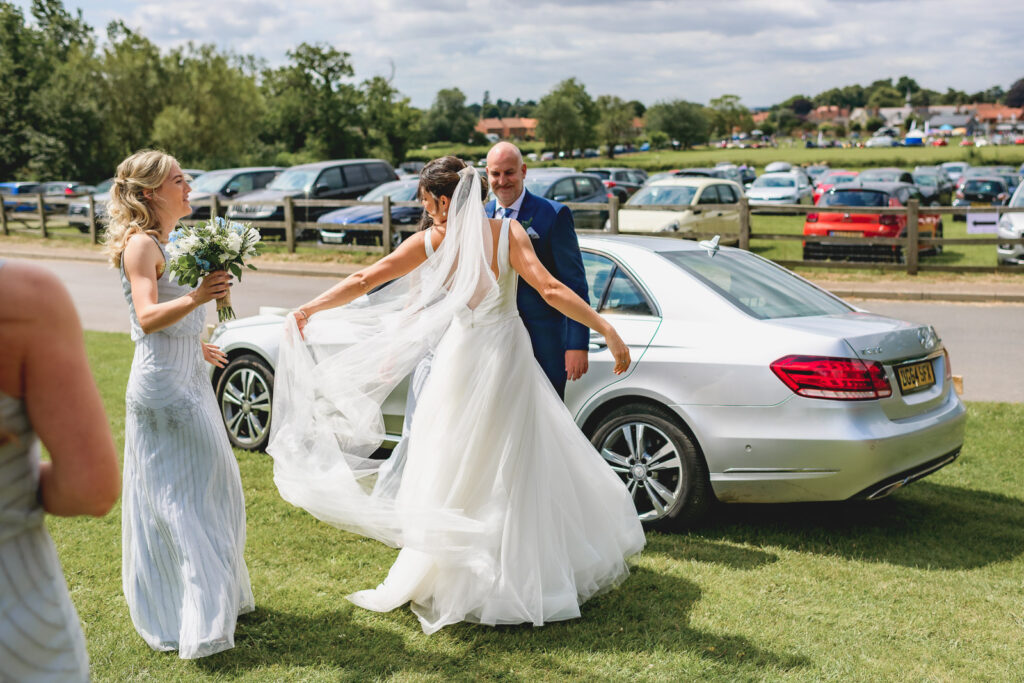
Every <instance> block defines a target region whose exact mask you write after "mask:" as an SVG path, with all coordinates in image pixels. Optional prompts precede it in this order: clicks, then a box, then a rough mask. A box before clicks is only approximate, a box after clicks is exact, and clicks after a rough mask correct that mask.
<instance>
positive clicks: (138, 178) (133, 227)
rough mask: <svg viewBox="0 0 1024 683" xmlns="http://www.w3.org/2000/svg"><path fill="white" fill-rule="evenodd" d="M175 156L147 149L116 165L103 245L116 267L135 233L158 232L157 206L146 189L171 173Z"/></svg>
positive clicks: (157, 184) (155, 187)
mask: <svg viewBox="0 0 1024 683" xmlns="http://www.w3.org/2000/svg"><path fill="white" fill-rule="evenodd" d="M174 163H175V158H174V157H172V156H171V155H170V154H165V153H164V152H160V151H158V150H154V149H144V150H141V151H138V152H136V153H135V154H133V155H131V156H130V157H128V158H127V159H125V160H124V161H122V162H121V163H120V164H118V166H117V173H116V174H115V178H114V185H113V187H111V188H110V200H109V201H108V202H107V217H108V218H107V236H106V239H105V240H104V245H105V246H106V249H107V256H109V257H110V262H111V263H113V264H114V266H115V267H117V266H120V265H121V254H122V253H124V247H125V244H127V242H128V238H129V237H131V236H132V235H135V234H138V233H141V232H145V233H149V234H150V235H154V236H159V234H160V228H159V226H158V225H157V217H156V210H155V208H156V207H154V206H153V204H152V200H150V199H146V196H145V195H144V194H143V193H144V191H145V190H155V189H157V188H158V187H160V186H161V185H163V184H164V181H165V180H167V176H168V175H170V173H171V167H172V166H173V165H174Z"/></svg>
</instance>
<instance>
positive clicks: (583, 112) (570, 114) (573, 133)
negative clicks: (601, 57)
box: [534, 78, 600, 152]
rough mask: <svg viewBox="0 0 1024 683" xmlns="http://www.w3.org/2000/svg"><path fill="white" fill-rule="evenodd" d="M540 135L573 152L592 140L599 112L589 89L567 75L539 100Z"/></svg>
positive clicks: (562, 148)
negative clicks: (588, 91) (588, 92)
mask: <svg viewBox="0 0 1024 683" xmlns="http://www.w3.org/2000/svg"><path fill="white" fill-rule="evenodd" d="M534 115H535V116H536V117H537V137H538V138H540V139H542V140H544V141H545V142H546V143H547V144H548V145H549V146H551V147H553V148H554V149H555V150H557V151H564V152H571V151H572V150H573V149H583V148H585V147H589V146H590V145H591V144H593V142H594V140H595V128H596V126H597V122H598V119H599V117H600V113H599V112H598V109H597V105H596V104H595V103H594V100H592V99H591V98H590V95H589V94H587V89H586V88H585V87H584V86H583V84H582V83H580V82H578V81H577V80H576V79H575V78H567V79H566V80H564V81H562V82H561V83H559V84H558V85H556V86H555V87H554V89H552V91H551V92H549V93H548V94H547V95H545V96H544V97H542V98H541V99H540V102H538V103H537V109H536V111H535V113H534Z"/></svg>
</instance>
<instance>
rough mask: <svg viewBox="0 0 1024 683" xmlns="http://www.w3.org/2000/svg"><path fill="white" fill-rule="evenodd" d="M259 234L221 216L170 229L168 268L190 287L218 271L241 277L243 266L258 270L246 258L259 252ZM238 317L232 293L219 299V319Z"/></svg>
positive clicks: (253, 229)
mask: <svg viewBox="0 0 1024 683" xmlns="http://www.w3.org/2000/svg"><path fill="white" fill-rule="evenodd" d="M259 243H260V233H259V231H258V230H256V228H254V227H252V226H251V225H249V224H248V223H234V222H228V221H226V220H224V219H223V218H221V217H219V216H218V217H217V218H214V219H211V220H208V221H202V222H201V223H197V224H196V225H195V226H193V227H191V228H190V227H187V226H183V227H180V228H177V229H175V230H174V231H172V232H171V235H170V239H169V241H168V243H167V259H168V262H167V268H168V270H169V272H170V273H171V274H172V275H174V276H176V277H177V278H178V282H179V283H181V284H183V285H188V286H189V287H196V286H198V285H199V279H200V278H202V277H205V276H206V275H209V274H210V273H212V272H214V271H217V270H228V271H231V274H232V275H234V276H235V277H236V278H238V280H239V282H241V280H242V266H245V267H246V268H249V269H250V270H256V266H254V265H252V264H251V263H246V262H245V261H246V259H249V258H252V257H253V256H255V255H256V254H257V253H259ZM234 317H235V311H234V310H233V309H232V308H231V292H230V291H229V292H228V294H227V295H226V296H224V297H223V298H221V299H217V320H219V321H220V322H224V321H225V320H231V319H232V318H234Z"/></svg>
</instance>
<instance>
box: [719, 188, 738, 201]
mask: <svg viewBox="0 0 1024 683" xmlns="http://www.w3.org/2000/svg"><path fill="white" fill-rule="evenodd" d="M718 198H719V199H721V200H722V203H723V204H735V203H736V202H738V201H739V200H740V198H739V197H738V196H737V195H736V188H735V187H733V186H732V185H719V186H718Z"/></svg>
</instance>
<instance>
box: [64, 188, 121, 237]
mask: <svg viewBox="0 0 1024 683" xmlns="http://www.w3.org/2000/svg"><path fill="white" fill-rule="evenodd" d="M113 185H114V179H113V178H107V179H106V180H104V181H103V182H102V183H100V184H99V185H97V186H96V187H95V188H94V192H93V193H92V202H93V211H94V212H95V216H96V229H97V230H99V229H100V228H102V226H103V220H104V219H105V218H106V216H107V202H108V201H110V188H111V187H113ZM68 225H72V226H74V227H76V228H78V229H79V230H80V231H81V232H89V202H88V201H84V200H81V199H79V200H78V201H75V202H72V203H71V204H68Z"/></svg>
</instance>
